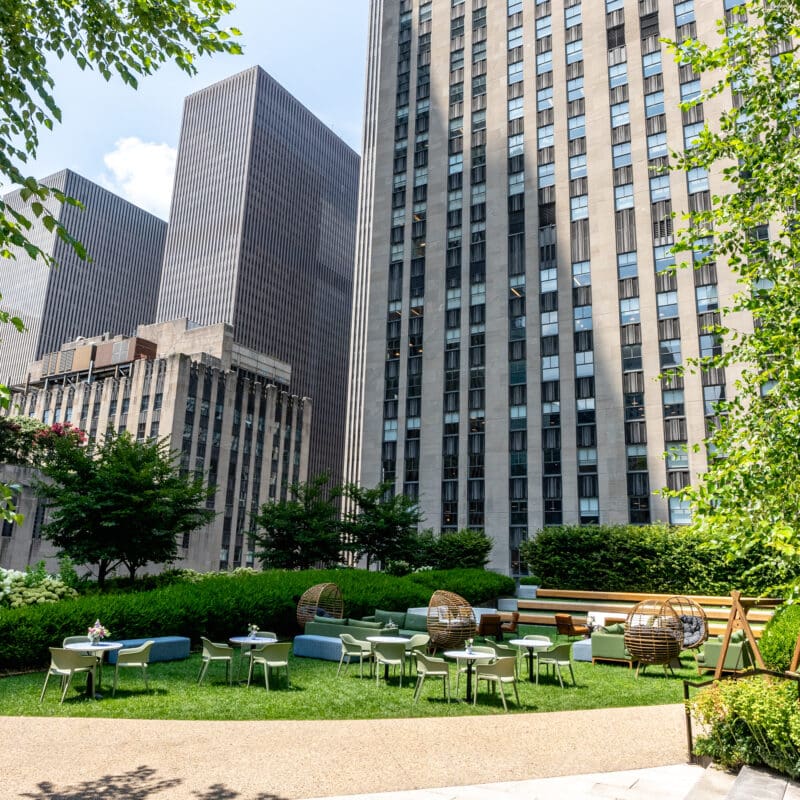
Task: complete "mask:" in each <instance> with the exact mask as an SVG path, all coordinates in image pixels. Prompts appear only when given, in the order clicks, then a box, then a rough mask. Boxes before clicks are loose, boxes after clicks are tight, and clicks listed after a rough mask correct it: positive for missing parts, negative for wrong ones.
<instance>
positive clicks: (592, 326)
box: [345, 0, 741, 573]
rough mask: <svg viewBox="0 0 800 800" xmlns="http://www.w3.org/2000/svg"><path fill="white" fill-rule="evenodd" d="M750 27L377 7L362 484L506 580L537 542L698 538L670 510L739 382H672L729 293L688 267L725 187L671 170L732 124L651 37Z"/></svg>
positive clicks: (678, 13)
mask: <svg viewBox="0 0 800 800" xmlns="http://www.w3.org/2000/svg"><path fill="white" fill-rule="evenodd" d="M740 4H741V3H740V2H737V0H713V2H702V3H701V2H699V0H684V1H682V2H674V3H673V2H671V1H668V0H592V1H591V2H588V0H586V1H585V2H581V0H493V2H488V0H472V2H469V3H467V2H464V1H463V0H399V2H388V1H387V0H373V2H372V4H371V21H370V27H371V29H370V52H369V59H370V63H369V67H368V72H367V75H368V80H367V99H366V131H365V136H364V153H363V158H364V162H365V163H364V167H363V169H362V185H361V198H362V204H361V209H360V218H359V219H360V222H359V229H358V239H357V254H358V257H357V265H356V276H355V282H356V286H357V287H360V288H359V289H357V292H356V303H355V305H354V319H353V331H354V334H353V337H352V342H353V344H352V353H351V388H350V402H349V408H350V409H351V416H350V418H349V422H348V425H349V428H348V437H347V452H346V461H345V464H346V467H345V470H346V477H348V478H350V479H357V478H358V479H360V481H361V482H362V483H363V484H365V485H374V484H375V483H377V482H378V481H380V480H382V479H386V480H391V481H393V482H394V484H395V487H396V490H397V491H402V492H405V493H406V494H408V495H411V496H415V497H418V498H419V503H420V507H421V510H422V511H423V513H424V515H425V523H424V524H425V525H426V526H431V527H434V528H436V529H439V530H442V531H449V530H455V529H457V528H460V527H464V526H469V527H472V528H481V529H484V530H486V532H487V533H489V534H490V535H491V536H492V537H493V539H494V541H495V547H494V550H493V553H492V566H493V567H495V568H497V569H499V570H502V571H509V572H511V573H517V572H518V571H520V568H521V567H522V568H524V565H520V564H519V554H518V547H519V544H520V542H521V541H522V540H523V539H524V538H525V537H526V536H528V535H529V534H530V533H531V532H533V531H535V530H537V529H538V528H540V527H541V526H543V525H548V524H559V523H576V524H578V523H581V524H588V523H598V522H599V523H627V522H632V523H647V522H650V521H656V520H664V521H670V522H672V523H676V524H680V523H685V522H687V521H688V511H687V509H686V508H684V507H683V506H682V505H681V504H680V503H679V502H678V501H677V500H675V499H670V500H667V499H665V498H664V497H662V496H660V495H657V494H654V492H656V491H657V490H658V489H660V488H662V487H665V486H669V487H671V488H677V487H680V486H683V485H685V484H686V483H687V482H688V481H690V480H692V479H693V477H692V476H694V475H696V474H697V473H699V472H702V470H703V469H704V468H705V453H704V451H703V449H702V448H701V449H700V450H699V451H698V452H693V450H692V445H694V444H697V443H699V442H701V441H702V439H703V437H704V435H705V430H706V425H707V420H708V418H709V417H710V416H711V415H712V413H713V403H714V401H715V400H717V399H719V398H721V397H724V396H725V392H726V376H725V374H724V373H723V372H721V371H714V372H708V373H705V374H703V375H697V374H689V373H687V374H686V376H685V377H679V376H676V375H673V376H671V377H665V378H662V379H660V380H659V379H658V376H659V375H660V374H661V373H662V372H664V371H667V372H668V371H669V370H670V369H671V368H673V367H676V366H679V365H681V364H683V363H685V361H686V359H687V358H688V357H691V356H698V355H703V354H708V353H712V352H715V351H716V350H717V349H718V348H719V347H720V343H719V342H718V341H717V340H716V339H715V338H714V336H713V335H712V334H711V333H710V332H709V331H708V326H709V325H710V324H711V323H713V322H715V321H716V320H717V308H718V303H719V299H720V298H723V299H724V298H725V297H726V296H729V295H730V293H731V292H732V291H733V289H734V287H733V282H732V280H731V278H730V276H729V274H728V273H726V272H725V270H724V269H723V268H720V269H719V271H718V270H717V268H716V266H715V265H705V266H703V267H702V268H699V269H695V270H692V269H684V270H681V269H679V270H677V272H675V271H674V270H673V269H672V266H673V264H674V263H675V259H674V257H673V256H672V255H671V254H670V252H669V251H670V247H671V245H672V244H673V225H675V224H680V220H678V221H675V220H673V217H672V212H673V211H677V212H679V213H680V212H681V211H688V210H694V209H701V208H707V207H709V203H710V196H711V195H710V191H711V190H713V188H714V183H715V180H716V176H714V175H711V176H710V175H709V174H708V173H706V172H705V170H701V169H697V170H693V171H692V172H690V173H688V174H684V173H681V172H673V173H668V172H665V171H663V168H664V167H665V166H666V165H667V163H668V154H669V150H670V149H674V150H682V149H683V148H684V146H690V145H691V142H692V141H693V139H694V138H695V137H696V136H697V134H698V131H699V130H700V129H702V127H703V121H704V115H705V113H710V114H712V115H713V113H715V110H714V109H711V108H707V109H704V107H703V106H702V105H700V106H698V107H696V108H693V109H691V110H689V111H681V109H680V107H679V103H680V102H681V101H685V100H689V99H691V98H694V97H696V96H697V94H698V93H699V91H700V85H701V81H700V77H699V76H698V75H695V74H693V73H692V71H691V69H690V68H689V67H688V66H679V65H678V64H676V63H674V61H673V59H672V57H671V55H670V54H669V52H668V51H667V50H666V48H665V46H664V45H663V44H662V43H661V41H660V39H661V37H665V36H666V37H670V38H673V39H678V40H682V39H685V38H687V37H699V38H704V37H713V36H714V35H715V33H714V31H715V24H714V22H715V20H716V19H718V18H721V17H724V16H725V15H729V16H730V15H733V14H736V13H737V6H739V5H740ZM715 102H721V103H724V102H730V98H719V99H718V100H717V101H715ZM709 244H710V242H709ZM702 255H703V254H702V253H696V254H695V257H696V258H700V257H702ZM687 446H688V449H687ZM665 453H666V455H665Z"/></svg>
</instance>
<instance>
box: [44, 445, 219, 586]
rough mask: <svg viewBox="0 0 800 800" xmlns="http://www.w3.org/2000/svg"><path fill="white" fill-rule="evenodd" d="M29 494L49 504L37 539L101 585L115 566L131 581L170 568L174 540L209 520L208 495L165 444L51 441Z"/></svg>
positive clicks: (176, 546)
mask: <svg viewBox="0 0 800 800" xmlns="http://www.w3.org/2000/svg"><path fill="white" fill-rule="evenodd" d="M50 444H51V449H50V454H49V456H48V457H47V460H46V462H45V463H44V464H43V465H42V468H41V469H42V474H43V476H44V480H41V481H39V482H38V483H37V486H36V490H37V492H38V494H39V495H40V496H41V497H43V498H44V499H45V500H46V501H47V503H48V505H49V506H50V521H49V522H48V524H47V525H46V526H45V527H44V530H43V536H44V537H45V538H47V539H49V540H50V541H51V542H53V544H54V545H55V546H56V547H58V548H59V549H60V553H61V554H64V555H67V556H69V557H70V558H71V559H72V560H73V561H74V562H75V563H78V564H91V565H93V566H94V567H96V569H97V580H98V583H99V584H100V585H101V586H102V585H103V584H104V582H105V579H106V576H107V575H108V573H109V571H110V570H111V569H113V568H114V567H115V566H117V565H119V564H122V565H124V566H125V567H126V568H127V569H128V573H129V575H130V579H131V581H133V580H134V579H135V577H136V571H137V570H138V569H140V568H141V567H143V566H144V565H145V564H149V563H161V564H170V563H172V562H173V561H174V560H175V559H176V557H177V554H178V541H177V537H178V536H180V535H182V534H185V533H189V532H191V531H193V530H196V529H197V528H199V527H201V526H202V525H204V524H205V523H207V522H208V521H209V520H211V519H212V518H213V516H214V512H213V511H211V510H209V509H208V508H206V501H207V499H208V498H209V497H210V496H211V494H212V493H213V491H214V490H213V489H212V488H209V487H207V486H206V485H205V484H204V482H203V481H202V480H201V479H192V478H189V477H185V476H183V475H181V474H180V473H179V471H178V468H177V466H176V464H175V459H174V453H173V452H172V451H170V449H169V445H168V443H167V441H166V440H162V441H155V440H148V441H144V442H137V441H136V440H135V439H134V438H133V437H132V436H131V435H130V433H128V432H124V433H120V434H109V435H108V436H107V437H106V438H105V439H104V440H103V442H102V444H100V445H99V446H96V447H85V446H83V445H82V444H81V442H80V439H79V437H77V436H75V435H66V436H61V437H59V438H53V440H52V441H51V443H50Z"/></svg>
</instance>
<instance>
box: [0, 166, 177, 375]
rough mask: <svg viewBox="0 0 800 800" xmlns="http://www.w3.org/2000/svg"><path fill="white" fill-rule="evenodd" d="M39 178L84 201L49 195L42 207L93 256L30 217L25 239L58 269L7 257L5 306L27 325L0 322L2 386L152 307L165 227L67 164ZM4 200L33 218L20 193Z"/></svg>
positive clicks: (142, 319)
mask: <svg viewBox="0 0 800 800" xmlns="http://www.w3.org/2000/svg"><path fill="white" fill-rule="evenodd" d="M41 182H42V183H43V184H45V185H46V186H51V187H53V188H55V189H60V190H61V191H62V192H65V193H66V194H67V195H69V196H71V197H75V198H77V199H78V200H80V201H81V203H83V210H81V209H80V208H78V207H76V206H72V205H63V206H62V205H60V204H58V203H56V202H55V201H53V200H51V201H48V204H47V205H48V207H49V208H50V209H51V212H52V213H53V216H55V217H56V218H57V219H58V221H59V222H61V223H62V224H63V225H64V226H65V227H66V229H67V230H68V231H69V232H70V234H72V236H74V237H75V238H76V239H77V240H78V241H80V242H81V243H82V244H83V245H84V246H85V247H86V250H87V252H88V254H89V257H90V259H91V260H90V261H84V260H82V259H81V258H80V257H79V256H78V255H77V254H76V253H75V251H74V250H73V249H72V247H71V246H70V245H69V244H68V243H66V242H64V241H63V240H62V239H60V238H59V236H58V235H57V233H56V231H55V230H54V231H48V230H47V229H46V228H45V226H44V225H42V224H41V223H39V222H35V223H34V225H33V228H32V229H31V231H30V232H29V233H28V236H29V237H30V239H31V240H32V241H33V242H34V243H36V244H37V245H38V246H39V247H40V248H41V249H42V250H43V251H44V252H45V253H47V254H48V255H50V256H52V258H53V259H55V261H56V263H57V264H58V267H57V268H49V267H48V266H47V265H46V264H45V263H44V262H43V261H42V260H41V259H40V260H38V261H34V260H33V259H32V258H31V257H30V256H29V255H28V254H27V253H26V252H25V251H23V250H20V251H18V252H17V253H16V258H15V260H14V261H10V262H7V264H6V273H5V275H6V277H5V279H4V280H3V284H2V288H1V289H0V292H1V293H2V296H3V308H4V309H5V310H6V311H8V312H10V313H11V314H12V315H14V316H18V317H20V318H21V319H22V321H23V322H24V323H25V327H26V328H27V330H26V331H25V332H24V333H17V331H16V330H15V329H14V328H13V327H12V326H11V325H4V326H3V331H2V345H0V381H2V382H6V383H21V382H24V381H25V380H26V377H27V368H28V365H29V364H30V363H31V362H33V361H36V360H37V359H39V358H41V357H42V355H43V354H44V353H49V352H52V351H55V350H58V348H59V347H60V346H61V344H62V342H66V341H70V340H72V339H75V338H76V337H77V336H97V335H99V334H101V333H104V332H105V331H115V332H120V331H122V332H129V333H130V332H132V331H134V330H135V329H136V326H137V325H139V324H142V323H148V322H152V321H153V318H154V315H155V310H156V288H157V286H158V282H159V278H160V275H161V262H162V258H163V254H164V239H165V235H166V230H167V224H166V223H165V222H164V221H163V220H160V219H158V217H155V216H153V215H152V214H149V213H148V212H146V211H144V210H143V209H141V208H138V207H137V206H135V205H133V204H132V203H129V202H128V201H127V200H123V199H122V198H121V197H117V195H115V194H112V193H111V192H109V191H107V190H105V189H103V188H101V187H100V186H98V185H97V184H95V183H92V182H91V181H89V180H87V179H86V178H83V177H81V176H80V175H77V174H76V173H74V172H72V171H70V170H68V169H65V170H62V171H61V172H57V173H56V174H55V175H51V176H50V177H48V178H44V179H42V181H41ZM3 200H4V201H5V202H6V203H8V204H9V205H10V206H12V207H13V208H16V209H18V210H21V211H25V212H26V213H27V214H28V216H29V217H30V218H31V219H33V218H34V217H33V214H32V213H31V211H30V209H29V206H28V205H27V204H26V203H23V201H22V200H21V198H20V194H19V192H18V191H16V192H12V193H10V194H8V195H6V196H5V197H4V198H3Z"/></svg>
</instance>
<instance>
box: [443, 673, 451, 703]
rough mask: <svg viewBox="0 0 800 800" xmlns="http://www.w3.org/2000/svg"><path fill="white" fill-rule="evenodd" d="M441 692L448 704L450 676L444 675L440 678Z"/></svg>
mask: <svg viewBox="0 0 800 800" xmlns="http://www.w3.org/2000/svg"><path fill="white" fill-rule="evenodd" d="M442 690H443V691H444V696H445V699H446V700H447V702H448V703H449V702H450V696H451V692H450V676H449V675H445V676H444V677H443V678H442Z"/></svg>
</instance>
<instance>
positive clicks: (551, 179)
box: [539, 161, 556, 189]
mask: <svg viewBox="0 0 800 800" xmlns="http://www.w3.org/2000/svg"><path fill="white" fill-rule="evenodd" d="M555 182H556V165H555V163H554V162H552V161H551V162H550V163H548V164H539V188H540V189H542V188H544V187H545V186H554V185H555Z"/></svg>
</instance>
